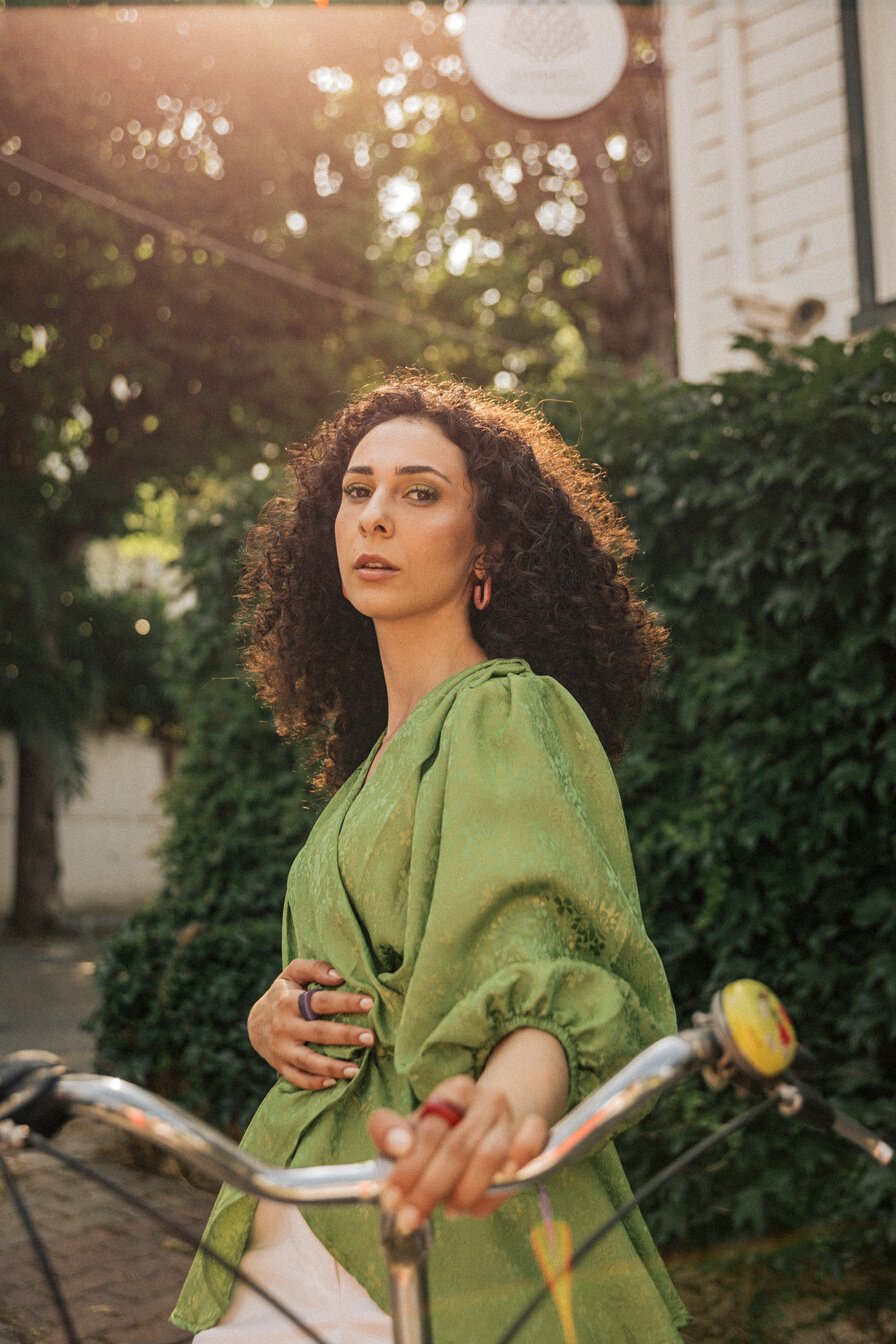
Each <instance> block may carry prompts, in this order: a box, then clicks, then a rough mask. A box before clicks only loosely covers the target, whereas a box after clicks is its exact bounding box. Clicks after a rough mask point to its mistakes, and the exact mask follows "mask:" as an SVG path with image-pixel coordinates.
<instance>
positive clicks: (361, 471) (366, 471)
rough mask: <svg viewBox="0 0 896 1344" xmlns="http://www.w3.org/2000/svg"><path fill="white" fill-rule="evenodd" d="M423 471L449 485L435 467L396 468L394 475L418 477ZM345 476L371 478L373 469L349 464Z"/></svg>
mask: <svg viewBox="0 0 896 1344" xmlns="http://www.w3.org/2000/svg"><path fill="white" fill-rule="evenodd" d="M424 471H428V472H431V473H432V475H433V476H440V477H441V478H442V480H443V481H447V482H448V484H449V485H450V484H451V481H450V479H449V478H448V477H447V476H445V475H443V473H442V472H441V471H436V469H435V467H426V466H422V465H414V464H411V465H410V466H407V467H396V468H395V475H396V476H419V475H420V473H421V472H424ZM345 474H346V476H348V475H352V476H372V475H373V467H353V466H352V465H351V464H349V465H348V466H347V467H346V469H345Z"/></svg>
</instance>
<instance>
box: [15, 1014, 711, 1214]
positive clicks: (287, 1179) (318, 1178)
mask: <svg viewBox="0 0 896 1344" xmlns="http://www.w3.org/2000/svg"><path fill="white" fill-rule="evenodd" d="M718 1052H719V1047H718V1046H717V1045H716V1042H715V1038H714V1036H713V1033H712V1031H711V1030H709V1029H708V1028H698V1029H694V1030H691V1031H684V1032H682V1033H681V1034H680V1035H679V1036H666V1037H664V1038H663V1039H662V1040H659V1041H656V1042H655V1043H654V1044H653V1045H651V1046H648V1048H647V1049H646V1050H643V1051H642V1052H641V1053H640V1054H639V1055H637V1056H636V1057H635V1059H633V1060H632V1061H631V1063H629V1064H627V1065H626V1066H625V1067H624V1068H623V1069H621V1070H620V1072H619V1073H617V1074H616V1075H615V1076H614V1077H613V1078H611V1079H610V1080H609V1081H608V1082H607V1083H605V1084H604V1085H603V1086H602V1087H599V1088H598V1089H597V1090H596V1091H594V1092H592V1093H591V1094H590V1095H589V1096H588V1097H586V1098H585V1100H584V1101H582V1102H580V1103H579V1105H578V1106H576V1107H575V1108H574V1109H573V1110H572V1111H570V1112H569V1114H568V1115H566V1116H564V1118H563V1119H562V1120H560V1121H559V1122H558V1123H557V1124H556V1125H555V1126H554V1128H553V1129H552V1130H551V1133H550V1136H549V1138H548V1142H547V1145H546V1146H545V1148H544V1150H543V1152H541V1153H540V1154H539V1156H538V1157H536V1158H534V1159H533V1161H531V1162H529V1163H527V1165H526V1166H525V1167H522V1168H521V1169H520V1171H519V1172H517V1174H516V1175H515V1176H514V1177H513V1178H512V1179H510V1180H506V1179H505V1180H496V1181H495V1183H494V1185H493V1186H492V1187H491V1193H498V1192H499V1191H502V1192H504V1193H509V1192H510V1191H517V1190H522V1189H524V1188H525V1187H527V1186H531V1185H535V1184H536V1183H537V1182H539V1181H541V1180H543V1179H544V1177H545V1176H547V1175H548V1174H549V1173H550V1172H553V1171H558V1170H559V1169H560V1168H561V1167H565V1166H568V1165H569V1164H570V1163H571V1162H575V1161H577V1160H578V1159H579V1158H581V1157H584V1156H585V1155H586V1154H587V1153H589V1152H592V1151H593V1150H594V1149H595V1148H597V1147H599V1146H600V1145H601V1144H603V1143H605V1142H606V1141H607V1140H608V1139H609V1138H610V1137H611V1136H612V1135H613V1134H614V1133H616V1131H617V1130H618V1129H619V1128H620V1127H621V1126H622V1125H623V1124H624V1123H625V1121H626V1120H627V1119H628V1118H629V1117H630V1116H631V1115H632V1114H633V1113H634V1112H635V1111H637V1110H639V1109H640V1108H641V1107H642V1106H645V1105H646V1104H647V1103H649V1102H651V1101H653V1100H654V1099H655V1098H656V1097H658V1096H660V1095H661V1094H662V1093H663V1092H666V1091H668V1090H669V1089H670V1088H672V1087H674V1086H675V1084H676V1083H678V1082H680V1081H681V1080H682V1079H684V1078H686V1077H687V1076H688V1075H689V1074H691V1073H694V1072H696V1071H697V1070H698V1069H700V1068H702V1067H704V1065H707V1064H709V1063H711V1062H712V1060H713V1059H714V1058H716V1056H717V1055H718ZM13 1058H14V1057H13ZM24 1081H27V1079H26V1080H24ZM18 1095H19V1097H24V1088H23V1090H22V1092H20V1093H19V1094H18ZM52 1100H53V1103H54V1105H57V1106H59V1107H60V1108H61V1109H62V1110H63V1111H64V1112H65V1114H66V1115H69V1116H75V1115H82V1116H91V1117H94V1118H96V1119H101V1120H103V1121H105V1122H106V1123H107V1124H111V1125H114V1126H115V1127H116V1128H119V1129H122V1130H125V1131H126V1132H127V1133H129V1134H132V1135H136V1136H137V1137H139V1138H143V1139H146V1140H148V1141H149V1142H151V1143H153V1144H154V1145H156V1146H157V1147H159V1148H162V1149H164V1150H165V1151H166V1152H169V1153H174V1154H175V1155H176V1156H178V1157H180V1158H183V1159H184V1160H185V1161H187V1162H189V1163H191V1164H192V1165H193V1166H195V1167H197V1168H198V1169H199V1170H200V1171H202V1172H204V1173H205V1174H206V1175H207V1176H210V1177H212V1178H213V1179H214V1180H218V1181H227V1182H228V1183H229V1184H230V1185H233V1186H236V1187H237V1189H240V1190H243V1191H245V1192H246V1193H247V1194H251V1195H256V1196H259V1197H261V1198H264V1199H274V1200H281V1201H284V1202H288V1203H293V1204H347V1203H365V1204H369V1203H374V1202H375V1201H376V1200H377V1198H378V1196H379V1192H380V1189H381V1187H382V1185H383V1184H384V1182H385V1180H386V1178H387V1177H388V1174H389V1172H390V1170H391V1168H392V1163H391V1162H390V1161H389V1160H388V1159H386V1158H374V1159H372V1160H370V1161H367V1162H353V1163H347V1164H341V1165H338V1166H327V1167H296V1168H293V1169H284V1168H282V1167H274V1166H270V1165H269V1164H268V1163H266V1162H262V1161H260V1160H259V1159H258V1158H256V1157H253V1156H252V1155H251V1153H246V1152H244V1151H243V1150H242V1149H241V1148H238V1147H237V1145H236V1144H235V1143H233V1142H232V1141H231V1140H230V1139H228V1138H226V1137H225V1136H224V1135H223V1134H220V1133H219V1132H218V1131H217V1130H216V1129H213V1128H212V1127H211V1125H207V1124H205V1123H203V1121H201V1120H197V1119H195V1118H194V1117H193V1116H191V1115H188V1114H187V1112H186V1111H182V1110H180V1108H179V1107H177V1106H174V1105H172V1104H171V1103H170V1102H166V1101H163V1100H162V1099H161V1098H160V1097H157V1096H155V1094H154V1093H152V1092H147V1091H146V1090H145V1089H144V1088H142V1087H138V1086H137V1085H136V1084H134V1083H129V1082H126V1081H125V1080H124V1079H121V1078H111V1077H103V1076H101V1075H97V1074H87V1073H62V1074H60V1075H59V1076H58V1077H55V1078H54V1079H53V1080H52ZM3 1103H4V1104H3V1105H2V1106H0V1114H3V1113H5V1114H6V1115H8V1116H10V1117H12V1118H11V1119H8V1120H5V1121H3V1120H0V1137H2V1130H3V1128H4V1127H6V1131H7V1136H8V1137H10V1138H11V1137H12V1134H11V1131H10V1130H9V1128H8V1127H9V1126H10V1125H12V1126H14V1125H15V1113H16V1107H17V1094H16V1093H15V1092H13V1094H12V1095H11V1096H9V1097H7V1098H5V1099H3ZM18 1105H19V1108H20V1109H21V1105H22V1103H21V1101H19V1102H18Z"/></svg>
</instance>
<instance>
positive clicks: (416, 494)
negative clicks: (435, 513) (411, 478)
mask: <svg viewBox="0 0 896 1344" xmlns="http://www.w3.org/2000/svg"><path fill="white" fill-rule="evenodd" d="M438 497H439V492H438V490H434V489H433V488H432V486H431V485H412V486H411V488H410V490H409V491H408V499H415V500H417V502H418V503H420V504H431V503H432V501H433V500H434V499H438Z"/></svg>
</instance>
